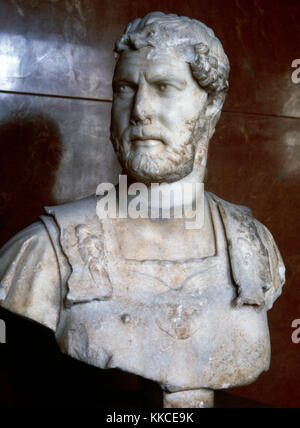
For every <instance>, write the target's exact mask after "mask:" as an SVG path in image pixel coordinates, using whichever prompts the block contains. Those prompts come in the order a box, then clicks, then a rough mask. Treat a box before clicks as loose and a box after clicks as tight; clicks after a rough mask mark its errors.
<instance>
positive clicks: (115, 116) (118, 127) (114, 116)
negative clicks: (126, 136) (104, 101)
mask: <svg viewBox="0 0 300 428" xmlns="http://www.w3.org/2000/svg"><path fill="white" fill-rule="evenodd" d="M129 122H130V105H129V104H126V103H120V102H113V105H112V110H111V128H112V129H113V131H114V132H116V133H118V134H119V135H120V134H122V133H123V131H124V130H125V129H126V128H127V127H128V126H129Z"/></svg>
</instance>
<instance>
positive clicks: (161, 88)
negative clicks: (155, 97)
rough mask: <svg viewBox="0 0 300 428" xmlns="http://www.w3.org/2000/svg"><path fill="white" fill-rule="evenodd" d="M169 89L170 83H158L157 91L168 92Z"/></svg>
mask: <svg viewBox="0 0 300 428" xmlns="http://www.w3.org/2000/svg"><path fill="white" fill-rule="evenodd" d="M169 88H170V85H168V83H158V84H157V89H158V90H159V91H160V92H166V91H167V90H168V89H169Z"/></svg>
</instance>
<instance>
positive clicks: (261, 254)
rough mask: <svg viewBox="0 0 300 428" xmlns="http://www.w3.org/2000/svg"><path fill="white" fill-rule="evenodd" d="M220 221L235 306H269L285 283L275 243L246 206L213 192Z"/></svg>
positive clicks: (213, 199) (282, 267)
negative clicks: (229, 267)
mask: <svg viewBox="0 0 300 428" xmlns="http://www.w3.org/2000/svg"><path fill="white" fill-rule="evenodd" d="M208 198H209V199H210V200H212V201H214V202H216V204H217V206H218V209H219V213H220V216H221V218H222V221H223V225H224V229H225V235H226V238H227V242H228V251H229V256H230V264H231V270H232V277H233V280H234V282H235V284H236V285H237V287H238V299H237V304H238V305H254V306H257V307H264V306H265V307H266V308H267V310H268V309H271V307H272V305H273V303H274V301H275V300H276V299H277V297H278V296H279V295H280V294H281V289H282V286H283V284H284V282H285V267H284V264H283V261H282V258H281V256H280V253H279V250H278V248H277V246H276V243H275V241H274V239H273V237H272V235H271V233H270V232H269V231H268V229H267V228H266V227H265V226H263V225H262V224H261V223H260V222H259V221H257V220H256V219H254V217H253V215H252V212H251V210H250V209H249V208H247V207H244V206H239V205H235V204H231V203H229V202H226V201H224V200H222V199H221V198H219V197H217V196H216V195H214V194H212V193H208Z"/></svg>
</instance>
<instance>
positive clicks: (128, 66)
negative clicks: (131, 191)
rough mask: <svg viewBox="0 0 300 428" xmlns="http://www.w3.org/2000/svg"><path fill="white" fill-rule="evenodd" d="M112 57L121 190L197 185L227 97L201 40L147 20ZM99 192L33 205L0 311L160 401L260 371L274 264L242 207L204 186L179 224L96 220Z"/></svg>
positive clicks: (277, 283)
mask: <svg viewBox="0 0 300 428" xmlns="http://www.w3.org/2000/svg"><path fill="white" fill-rule="evenodd" d="M115 53H116V57H117V63H116V67H115V72H114V76H113V93H114V95H113V104H112V114H111V141H112V143H113V146H114V149H115V151H116V154H117V156H118V159H119V161H120V163H121V165H122V167H123V174H126V175H127V177H128V183H143V184H144V185H146V186H150V185H151V184H152V183H161V184H163V185H164V186H166V187H167V188H169V189H171V190H174V191H175V192H176V191H177V189H178V188H179V187H180V185H182V183H185V182H190V183H203V181H204V175H205V168H206V160H207V153H208V146H209V141H210V139H211V137H212V135H213V134H214V131H215V127H216V124H217V122H218V120H219V118H220V114H221V109H222V106H223V104H224V101H225V98H226V93H227V90H228V75H229V61H228V58H227V56H226V54H225V52H224V50H223V47H222V45H221V43H220V41H219V40H218V39H217V38H216V37H215V35H214V32H213V31H212V30H211V29H209V28H208V27H207V26H205V25H204V24H202V23H201V22H199V21H196V20H194V19H190V18H187V17H178V16H177V15H173V14H170V15H165V14H163V13H161V12H154V13H150V14H148V15H147V16H145V17H144V18H143V19H136V20H134V21H133V22H131V23H130V24H129V25H128V26H127V28H126V30H125V32H124V34H123V35H122V37H121V38H120V39H119V40H118V41H117V43H116V47H115ZM99 198H101V196H99V195H98V196H97V195H96V194H95V195H92V196H90V197H87V198H85V199H82V200H78V201H75V202H71V203H67V204H64V205H60V206H55V207H46V213H45V214H44V215H42V216H41V217H40V220H39V221H38V222H36V223H34V224H33V225H31V226H29V227H28V228H26V229H25V230H23V231H21V232H20V233H19V234H17V235H16V236H15V237H13V238H12V239H11V240H10V241H9V242H8V243H7V244H6V245H5V246H4V247H3V248H2V250H1V253H0V303H1V306H3V307H4V308H6V309H8V310H10V311H12V312H14V313H17V314H19V315H21V316H24V317H26V318H29V319H32V320H35V321H37V322H39V323H41V324H43V325H44V326H46V327H48V328H50V329H51V330H52V331H53V332H54V334H55V336H56V339H57V342H58V344H59V346H60V348H61V350H62V351H63V352H64V353H66V354H68V355H70V356H72V357H74V358H76V359H78V360H81V361H84V362H86V363H88V364H91V365H94V366H96V367H99V368H119V369H122V370H125V371H128V372H131V373H135V374H138V375H141V376H144V377H145V378H148V379H152V380H154V381H156V382H158V383H159V384H160V385H161V387H162V389H163V390H164V406H165V407H212V406H213V391H214V390H218V389H226V388H229V387H234V386H241V385H246V384H249V383H251V382H253V381H255V379H256V378H257V377H258V376H259V375H260V374H261V373H262V372H263V371H266V370H268V368H269V364H270V337H269V329H268V321H267V311H268V310H270V309H271V308H272V305H273V303H274V301H275V300H276V299H277V297H278V296H279V295H280V294H281V289H282V286H283V284H284V281H285V268H284V264H283V261H282V259H281V256H280V253H279V251H278V248H277V246H276V244H275V242H274V240H273V237H272V235H271V234H270V232H269V231H268V230H267V228H266V227H265V226H263V225H262V224H261V223H260V222H259V221H257V220H256V219H254V218H253V216H252V213H251V210H250V209H249V208H247V207H244V206H237V205H234V204H231V203H229V202H226V201H224V200H222V199H220V198H219V197H217V196H216V195H214V194H212V193H210V192H205V194H204V205H203V210H204V222H203V225H202V227H201V228H199V229H195V230H193V229H187V228H186V227H185V223H184V219H177V218H173V217H170V218H169V219H165V218H160V217H158V218H154V219H153V218H138V219H134V218H121V217H120V216H116V218H106V219H100V218H99V216H98V215H97V210H96V207H97V203H98V201H99ZM192 199H193V197H192ZM192 202H193V200H191V203H192ZM149 204H150V205H151V201H150V202H149Z"/></svg>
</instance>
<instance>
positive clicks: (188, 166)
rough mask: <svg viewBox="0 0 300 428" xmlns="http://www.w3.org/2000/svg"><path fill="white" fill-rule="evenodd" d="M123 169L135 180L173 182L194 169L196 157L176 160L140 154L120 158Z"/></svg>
mask: <svg viewBox="0 0 300 428" xmlns="http://www.w3.org/2000/svg"><path fill="white" fill-rule="evenodd" d="M120 161H121V164H122V167H123V169H124V170H125V171H126V172H127V173H128V174H129V175H130V176H131V177H133V178H134V179H135V180H137V181H139V182H142V183H145V184H148V183H164V182H166V183H172V182H175V181H178V180H181V179H182V178H184V177H186V176H187V175H188V174H190V173H191V172H192V170H193V164H194V159H193V158H190V159H188V160H187V161H186V162H182V161H181V162H180V163H179V162H177V163H176V162H175V161H174V160H170V159H168V158H164V157H162V156H160V157H158V156H155V157H152V156H150V155H145V154H143V155H142V154H139V155H135V156H128V157H127V158H126V160H124V159H120Z"/></svg>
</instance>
